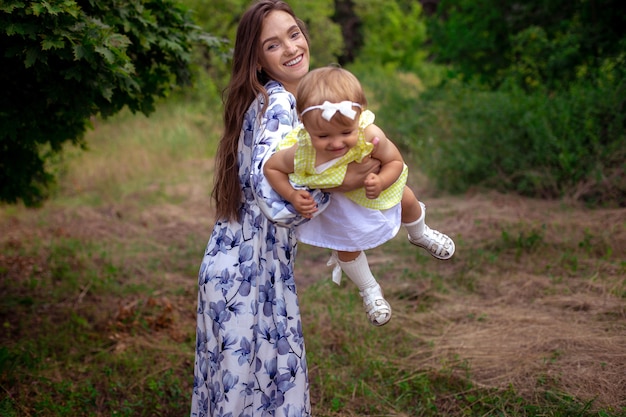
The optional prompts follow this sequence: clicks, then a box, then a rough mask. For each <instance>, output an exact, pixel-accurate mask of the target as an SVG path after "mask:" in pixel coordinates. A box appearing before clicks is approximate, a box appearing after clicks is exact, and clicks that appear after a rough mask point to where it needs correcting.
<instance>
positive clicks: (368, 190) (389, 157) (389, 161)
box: [363, 124, 404, 199]
mask: <svg viewBox="0 0 626 417" xmlns="http://www.w3.org/2000/svg"><path fill="white" fill-rule="evenodd" d="M374 137H376V138H379V142H378V145H377V146H376V147H375V148H374V150H373V151H372V153H371V156H372V158H376V159H378V160H379V161H380V163H381V167H380V172H379V173H378V174H369V175H368V176H367V178H366V179H365V182H364V184H363V185H364V186H365V195H366V197H367V198H370V199H373V198H377V197H378V196H379V195H380V193H381V192H382V191H383V190H385V189H387V188H389V187H390V186H391V185H392V184H393V183H394V182H396V180H397V179H398V178H399V177H400V174H402V170H403V169H404V159H402V154H400V151H399V150H398V148H397V147H396V145H395V144H394V143H393V142H392V141H391V140H389V138H387V136H385V133H384V132H383V131H382V129H380V128H379V127H378V126H376V125H375V124H371V125H369V126H367V127H366V128H365V140H366V141H368V142H369V141H371V140H372V139H373V138H374Z"/></svg>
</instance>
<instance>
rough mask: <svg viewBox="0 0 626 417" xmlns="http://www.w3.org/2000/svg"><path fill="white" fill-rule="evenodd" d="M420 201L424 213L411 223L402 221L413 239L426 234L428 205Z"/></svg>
mask: <svg viewBox="0 0 626 417" xmlns="http://www.w3.org/2000/svg"><path fill="white" fill-rule="evenodd" d="M419 203H420V206H421V207H422V215H421V216H420V218H419V219H417V220H415V221H414V222H411V223H402V226H404V228H405V229H406V231H407V232H408V233H409V236H411V239H413V240H417V239H419V238H420V237H422V235H423V234H424V225H425V224H426V222H425V218H426V206H425V205H424V203H422V202H421V201H420V202H419Z"/></svg>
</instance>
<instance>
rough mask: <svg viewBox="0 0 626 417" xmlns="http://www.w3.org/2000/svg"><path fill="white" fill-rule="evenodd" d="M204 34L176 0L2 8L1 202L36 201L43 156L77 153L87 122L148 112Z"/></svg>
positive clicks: (176, 80) (181, 77)
mask: <svg viewBox="0 0 626 417" xmlns="http://www.w3.org/2000/svg"><path fill="white" fill-rule="evenodd" d="M203 36H204V35H203V34H202V33H201V32H200V31H199V30H198V28H197V27H196V26H194V25H193V22H192V21H191V19H190V18H189V16H188V14H187V12H186V10H185V9H184V8H183V7H182V6H180V5H179V4H177V3H176V2H175V0H134V1H133V0H116V1H113V0H98V1H96V0H50V1H45V2H44V1H25V0H4V1H2V3H0V51H1V52H0V68H2V70H1V71H0V85H1V86H2V87H1V88H2V94H1V95H0V201H3V202H8V203H16V202H18V201H20V200H21V201H23V202H24V203H25V204H26V205H29V206H33V205H37V204H39V203H41V202H42V201H43V200H44V199H45V198H46V196H47V194H48V189H49V186H50V185H51V184H52V183H53V182H54V176H53V175H52V174H51V173H50V172H49V171H50V170H49V167H47V166H46V162H47V161H48V160H49V158H50V157H52V156H54V155H55V154H58V153H60V152H61V151H62V148H63V146H64V144H66V143H71V144H73V145H77V146H82V147H84V145H85V143H84V140H83V136H84V133H85V132H86V130H87V129H88V128H89V126H90V118H91V117H92V116H94V115H101V116H102V117H108V116H111V115H113V114H115V113H117V112H118V111H120V110H121V109H122V108H124V107H125V106H127V107H128V108H129V109H130V110H131V111H132V112H142V113H144V114H146V115H148V114H149V113H151V112H152V111H153V110H154V105H155V101H156V100H157V99H158V98H160V97H165V96H166V95H167V94H168V93H169V92H170V91H171V90H172V88H173V87H174V86H175V85H176V84H183V83H186V82H188V81H189V80H190V73H189V69H188V64H189V60H190V59H191V50H192V46H193V43H194V42H195V41H197V40H201V39H202V38H203Z"/></svg>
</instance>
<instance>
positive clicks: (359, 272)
mask: <svg viewBox="0 0 626 417" xmlns="http://www.w3.org/2000/svg"><path fill="white" fill-rule="evenodd" d="M339 266H341V269H342V270H343V272H345V273H346V275H347V276H348V278H350V280H352V282H354V284H355V285H356V286H357V287H358V288H359V291H363V290H364V289H366V288H372V287H375V286H377V285H378V282H377V281H376V278H374V275H372V271H371V270H370V266H369V264H368V263H367V256H365V252H361V253H360V254H359V256H357V257H356V259H355V260H353V261H349V262H343V261H342V260H339Z"/></svg>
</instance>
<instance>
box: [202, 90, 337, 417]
mask: <svg viewBox="0 0 626 417" xmlns="http://www.w3.org/2000/svg"><path fill="white" fill-rule="evenodd" d="M265 88H266V90H267V93H268V96H269V102H268V107H267V110H266V111H265V113H264V114H262V113H261V112H262V108H263V100H262V97H259V98H257V100H255V101H254V102H253V103H252V105H251V106H250V108H249V110H248V112H247V113H246V116H245V121H244V126H243V129H242V132H241V136H240V138H239V155H238V163H239V181H240V183H241V185H242V189H243V196H244V199H245V201H243V202H242V205H241V209H240V222H233V221H231V222H226V221H221V220H218V221H217V223H216V224H215V226H214V229H213V232H212V234H211V237H210V239H209V242H208V245H207V247H206V250H205V253H204V258H203V260H202V264H201V266H200V271H199V275H198V286H199V287H198V289H199V291H198V311H197V313H198V317H197V329H196V331H197V334H196V356H195V364H194V387H193V395H192V407H191V416H194V417H205V416H210V417H217V416H220V417H259V416H260V417H263V416H277V417H307V416H310V415H311V407H310V400H309V382H308V370H307V362H306V355H305V348H304V339H303V334H302V324H301V320H300V309H299V305H298V297H297V293H296V283H295V281H294V273H293V262H294V259H295V256H296V239H295V233H294V226H296V225H297V224H298V223H301V222H303V221H305V220H304V219H302V218H301V217H299V216H297V215H296V212H295V210H294V209H293V207H292V206H291V205H290V204H289V203H286V202H284V201H283V200H282V199H281V198H280V196H279V195H278V194H277V193H276V192H274V191H273V190H272V188H271V187H270V185H269V183H268V182H267V181H266V180H265V178H264V176H263V164H264V162H265V161H266V160H267V159H268V158H269V156H270V155H271V154H272V153H273V151H274V150H275V148H276V146H277V144H278V143H279V142H280V140H281V139H282V137H283V136H284V135H285V134H286V133H287V132H289V131H290V130H291V129H292V128H293V127H294V126H296V125H297V123H298V118H297V113H296V111H295V99H294V97H293V96H292V95H291V94H290V93H289V92H287V91H286V90H285V89H284V88H283V86H282V85H281V84H279V83H277V82H275V81H270V82H269V83H268V84H267V85H266V86H265ZM314 198H315V199H316V201H317V202H318V204H319V205H320V207H321V208H322V209H323V208H324V207H325V206H326V205H327V203H328V195H327V194H324V193H321V192H316V193H314Z"/></svg>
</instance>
